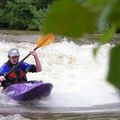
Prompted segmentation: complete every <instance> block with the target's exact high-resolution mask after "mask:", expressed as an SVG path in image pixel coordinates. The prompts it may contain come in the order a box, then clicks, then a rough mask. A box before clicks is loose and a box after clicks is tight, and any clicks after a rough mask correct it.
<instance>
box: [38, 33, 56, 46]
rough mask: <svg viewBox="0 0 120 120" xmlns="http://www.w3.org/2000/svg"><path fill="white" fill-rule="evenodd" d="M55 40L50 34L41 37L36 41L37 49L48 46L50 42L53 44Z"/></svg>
mask: <svg viewBox="0 0 120 120" xmlns="http://www.w3.org/2000/svg"><path fill="white" fill-rule="evenodd" d="M54 39H55V36H54V35H53V34H51V33H49V34H47V35H45V36H42V37H40V38H39V39H38V40H37V48H39V47H44V46H46V45H48V44H50V43H51V42H53V41H54Z"/></svg>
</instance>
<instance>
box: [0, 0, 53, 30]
mask: <svg viewBox="0 0 120 120" xmlns="http://www.w3.org/2000/svg"><path fill="white" fill-rule="evenodd" d="M52 1H53V0H0V28H7V29H22V30H26V29H27V30H40V29H41V26H42V24H43V21H44V19H45V15H46V13H47V11H48V5H49V4H50V3H52Z"/></svg>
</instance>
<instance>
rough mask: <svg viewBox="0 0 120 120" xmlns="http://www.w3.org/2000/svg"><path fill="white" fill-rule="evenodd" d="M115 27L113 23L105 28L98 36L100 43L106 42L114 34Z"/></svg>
mask: <svg viewBox="0 0 120 120" xmlns="http://www.w3.org/2000/svg"><path fill="white" fill-rule="evenodd" d="M115 30H116V27H115V26H114V25H113V26H111V28H110V29H109V30H107V31H106V32H105V33H104V34H103V35H102V36H101V38H100V43H102V44H105V43H107V42H108V41H109V40H110V39H111V38H112V37H113V35H114V33H115Z"/></svg>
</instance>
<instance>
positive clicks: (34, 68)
mask: <svg viewBox="0 0 120 120" xmlns="http://www.w3.org/2000/svg"><path fill="white" fill-rule="evenodd" d="M30 55H32V56H34V59H35V65H34V64H29V63H27V62H21V63H20V65H19V66H18V67H17V68H15V70H14V71H12V72H11V73H10V74H8V75H7V76H6V77H4V76H5V75H6V73H8V72H9V71H10V70H11V69H12V68H13V67H15V66H16V65H17V64H18V62H19V57H20V53H19V51H18V49H16V48H12V49H10V50H9V51H8V61H7V62H6V63H4V64H3V65H2V67H1V68H0V82H1V86H2V87H3V88H4V89H5V88H6V87H7V86H9V85H11V84H15V83H22V82H25V81H27V77H26V74H27V73H28V72H40V71H41V63H40V60H39V58H38V55H37V53H36V52H35V51H30Z"/></svg>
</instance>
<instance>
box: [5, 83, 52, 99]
mask: <svg viewBox="0 0 120 120" xmlns="http://www.w3.org/2000/svg"><path fill="white" fill-rule="evenodd" d="M52 87H53V85H52V84H51V83H43V82H40V81H28V82H26V83H21V84H13V85H10V86H8V87H7V88H6V89H5V90H4V93H5V94H6V95H7V96H9V97H10V98H12V99H14V100H16V101H29V100H34V99H38V98H41V97H46V96H48V95H49V94H50V93H51V90H52Z"/></svg>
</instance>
